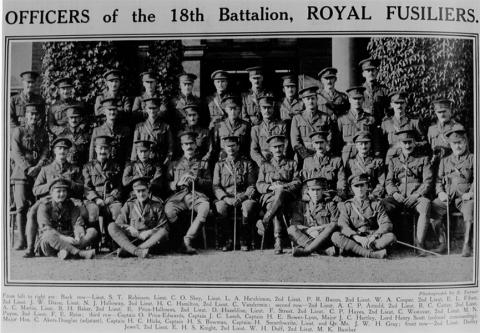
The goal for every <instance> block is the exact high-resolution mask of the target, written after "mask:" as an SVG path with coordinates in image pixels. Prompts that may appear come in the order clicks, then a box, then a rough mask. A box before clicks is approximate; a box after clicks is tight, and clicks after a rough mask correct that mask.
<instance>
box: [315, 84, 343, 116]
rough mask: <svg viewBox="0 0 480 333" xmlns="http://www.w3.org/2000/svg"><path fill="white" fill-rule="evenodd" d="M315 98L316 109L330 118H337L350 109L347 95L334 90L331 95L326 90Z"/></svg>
mask: <svg viewBox="0 0 480 333" xmlns="http://www.w3.org/2000/svg"><path fill="white" fill-rule="evenodd" d="M317 96H318V99H317V105H318V109H319V110H320V111H322V112H325V113H326V114H328V115H330V116H335V117H336V118H338V117H339V116H341V115H343V114H344V113H345V112H347V111H348V109H349V108H350V104H349V102H348V96H347V94H345V93H343V92H340V91H338V90H336V89H334V90H333V92H332V93H330V91H326V90H322V91H319V92H318V93H317Z"/></svg>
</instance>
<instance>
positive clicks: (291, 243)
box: [282, 213, 294, 256]
mask: <svg viewBox="0 0 480 333" xmlns="http://www.w3.org/2000/svg"><path fill="white" fill-rule="evenodd" d="M282 220H283V224H285V228H286V229H287V230H288V224H287V219H286V218H285V214H283V213H282ZM290 246H291V247H292V256H293V247H294V245H293V241H292V240H291V239H290Z"/></svg>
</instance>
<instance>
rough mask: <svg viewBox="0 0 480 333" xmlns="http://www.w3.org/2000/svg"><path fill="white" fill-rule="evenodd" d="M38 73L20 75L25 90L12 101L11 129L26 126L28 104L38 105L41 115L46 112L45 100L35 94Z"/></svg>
mask: <svg viewBox="0 0 480 333" xmlns="http://www.w3.org/2000/svg"><path fill="white" fill-rule="evenodd" d="M38 76H39V75H38V73H37V72H33V71H27V72H23V73H21V74H20V78H21V80H22V86H23V90H22V91H21V92H20V93H18V94H16V95H15V96H12V97H11V99H10V127H11V128H12V127H16V126H20V125H24V124H25V113H26V111H25V107H26V104H37V105H38V107H39V111H38V112H40V113H43V112H44V111H45V100H44V99H43V97H42V96H40V95H38V94H36V93H35V83H36V81H37V78H38Z"/></svg>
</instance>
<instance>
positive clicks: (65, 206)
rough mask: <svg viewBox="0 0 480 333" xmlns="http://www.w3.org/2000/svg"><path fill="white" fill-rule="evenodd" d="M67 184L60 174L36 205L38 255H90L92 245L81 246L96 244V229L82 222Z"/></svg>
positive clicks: (88, 257) (86, 256)
mask: <svg viewBox="0 0 480 333" xmlns="http://www.w3.org/2000/svg"><path fill="white" fill-rule="evenodd" d="M69 185H70V183H69V181H68V180H67V179H63V178H59V179H56V180H54V181H52V182H51V184H50V196H49V197H50V199H49V200H46V201H42V203H41V204H40V206H39V207H38V224H39V228H40V238H39V239H40V242H39V250H40V255H44V256H55V255H57V256H58V257H59V258H60V259H68V258H69V257H71V256H72V257H77V258H83V259H92V258H93V257H94V256H95V249H92V250H84V249H85V248H87V247H88V246H93V245H94V244H95V241H96V239H97V236H98V233H97V231H96V230H95V229H94V228H91V227H90V228H89V227H87V226H85V222H84V220H83V218H82V215H81V213H80V209H79V207H77V206H75V204H74V203H73V201H72V200H70V199H69V198H68V191H69V190H70V186H69Z"/></svg>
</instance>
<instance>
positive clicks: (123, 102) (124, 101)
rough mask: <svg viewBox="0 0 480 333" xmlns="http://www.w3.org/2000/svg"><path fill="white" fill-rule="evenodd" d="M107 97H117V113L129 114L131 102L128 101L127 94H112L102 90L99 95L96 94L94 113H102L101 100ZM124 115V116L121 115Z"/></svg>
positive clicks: (97, 114)
mask: <svg viewBox="0 0 480 333" xmlns="http://www.w3.org/2000/svg"><path fill="white" fill-rule="evenodd" d="M107 98H116V99H117V107H118V110H119V113H122V112H124V113H126V114H129V113H130V112H131V111H132V103H131V102H130V98H128V97H127V96H124V95H121V94H117V95H113V94H112V93H110V92H107V91H106V92H104V93H103V94H101V95H98V96H97V98H96V99H95V115H96V116H99V115H103V110H102V101H103V100H104V99H107ZM121 117H124V116H121Z"/></svg>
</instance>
